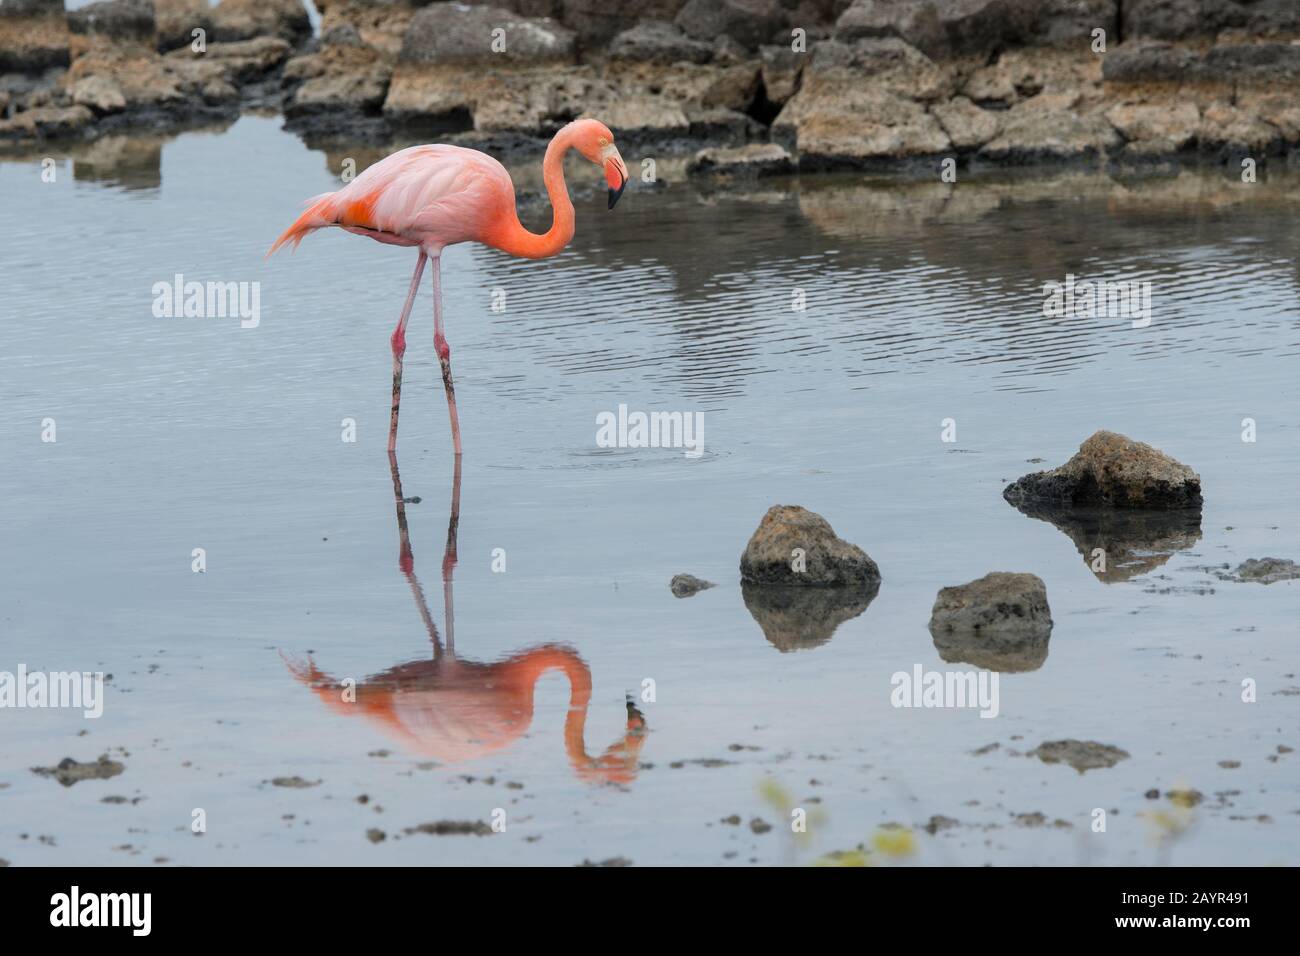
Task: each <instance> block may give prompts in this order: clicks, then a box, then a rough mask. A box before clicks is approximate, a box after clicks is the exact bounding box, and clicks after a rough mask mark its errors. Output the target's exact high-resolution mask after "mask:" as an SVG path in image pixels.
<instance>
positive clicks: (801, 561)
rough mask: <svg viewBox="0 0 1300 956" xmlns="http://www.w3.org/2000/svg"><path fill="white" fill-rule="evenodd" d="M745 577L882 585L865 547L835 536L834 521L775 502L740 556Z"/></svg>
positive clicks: (777, 581) (781, 582) (767, 582)
mask: <svg viewBox="0 0 1300 956" xmlns="http://www.w3.org/2000/svg"><path fill="white" fill-rule="evenodd" d="M740 577H741V580H743V581H746V582H748V583H750V584H764V585H771V584H775V585H793V586H796V587H851V586H856V587H864V586H867V585H872V584H875V585H877V586H878V585H879V582H880V568H879V567H877V566H876V562H875V561H873V560H871V558H870V557H869V556H868V555H867V553H866V552H865V551H863V550H862V549H861V548H859V547H858V546H857V545H855V544H849V543H848V542H847V541H843V540H841V539H840V538H838V537H836V535H835V532H834V530H833V529H832V528H831V526H830V523H829V522H828V521H827V520H826V519H825V518H823V517H822V516H821V515H819V514H814V513H813V512H811V511H809V510H808V509H806V508H801V507H799V506H798V505H773V506H772V507H771V508H769V509H768V510H767V514H765V515H763V520H762V521H761V522H759V525H758V529H757V530H756V531H755V532H754V534H753V536H752V537H750V539H749V544H747V545H746V546H745V552H744V554H742V555H741V556H740Z"/></svg>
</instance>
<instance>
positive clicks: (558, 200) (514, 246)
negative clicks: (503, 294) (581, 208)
mask: <svg viewBox="0 0 1300 956" xmlns="http://www.w3.org/2000/svg"><path fill="white" fill-rule="evenodd" d="M572 145H573V129H572V125H570V126H566V127H564V129H562V130H560V131H559V132H558V133H556V134H555V138H554V139H552V140H551V144H550V145H549V146H547V147H546V157H545V158H544V159H543V160H542V182H543V183H545V184H546V195H547V196H548V197H549V198H550V200H551V228H550V229H548V230H547V231H546V232H545V233H544V234H542V235H538V234H537V233H535V232H529V231H528V230H527V229H525V228H524V227H523V225H522V224H521V223H520V222H519V215H518V213H516V212H515V210H514V209H513V208H511V209H510V211H509V216H508V221H507V222H506V223H504V228H502V229H501V230H500V232H499V233H498V234H497V235H496V236H493V237H492V239H493V241H492V242H491V243H490V244H491V245H493V246H496V247H497V248H498V249H500V250H502V251H503V252H508V253H510V254H511V255H512V256H522V257H524V258H526V259H545V258H546V257H548V256H553V255H555V254H556V253H557V252H559V251H560V250H561V249H563V248H564V247H565V246H567V245H568V244H569V240H570V239H572V238H573V202H572V200H570V199H569V187H568V186H566V185H565V183H564V154H565V153H567V152H568V151H569V148H570V147H571V146H572Z"/></svg>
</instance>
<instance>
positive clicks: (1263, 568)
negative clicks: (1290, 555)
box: [1229, 558, 1300, 584]
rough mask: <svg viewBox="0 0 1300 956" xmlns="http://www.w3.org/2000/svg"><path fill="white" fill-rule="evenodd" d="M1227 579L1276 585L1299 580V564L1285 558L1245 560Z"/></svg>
mask: <svg viewBox="0 0 1300 956" xmlns="http://www.w3.org/2000/svg"><path fill="white" fill-rule="evenodd" d="M1229 577H1231V578H1233V579H1235V580H1237V581H1255V582H1258V583H1259V584H1276V583H1277V582H1278V581H1291V580H1294V579H1296V578H1300V564H1296V563H1295V562H1294V561H1290V560H1287V559H1285V558H1247V559H1246V560H1245V561H1243V562H1242V563H1241V564H1239V565H1238V566H1237V570H1236V571H1234V572H1233V573H1232V574H1231V575H1229Z"/></svg>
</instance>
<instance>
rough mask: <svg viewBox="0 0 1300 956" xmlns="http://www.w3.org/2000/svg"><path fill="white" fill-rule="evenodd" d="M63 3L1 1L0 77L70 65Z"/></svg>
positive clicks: (25, 0) (57, 1) (58, 0)
mask: <svg viewBox="0 0 1300 956" xmlns="http://www.w3.org/2000/svg"><path fill="white" fill-rule="evenodd" d="M68 39H69V33H68V21H67V17H66V16H65V15H64V12H63V0H0V74H4V73H40V72H42V71H44V70H46V69H49V68H50V67H52V66H67V65H68V61H69V54H68Z"/></svg>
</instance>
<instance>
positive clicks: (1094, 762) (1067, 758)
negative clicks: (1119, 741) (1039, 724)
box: [1028, 740, 1129, 773]
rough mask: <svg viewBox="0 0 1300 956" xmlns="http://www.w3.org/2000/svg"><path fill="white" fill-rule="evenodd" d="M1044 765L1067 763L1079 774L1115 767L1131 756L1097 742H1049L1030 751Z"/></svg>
mask: <svg viewBox="0 0 1300 956" xmlns="http://www.w3.org/2000/svg"><path fill="white" fill-rule="evenodd" d="M1028 756H1030V757H1037V758H1038V759H1039V760H1041V761H1042V762H1043V763H1067V764H1069V765H1070V766H1071V767H1073V768H1074V769H1075V770H1077V771H1079V773H1086V772H1087V771H1089V770H1098V769H1102V768H1105V767H1113V766H1115V764H1117V763H1119V762H1120V761H1121V760H1127V759H1128V757H1129V755H1128V752H1127V751H1125V750H1120V749H1119V748H1118V747H1112V746H1110V744H1099V743H1097V742H1096V741H1095V740H1049V741H1045V742H1043V743H1041V744H1039V745H1038V746H1037V747H1035V748H1034V749H1033V750H1031V751H1029V754H1028Z"/></svg>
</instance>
